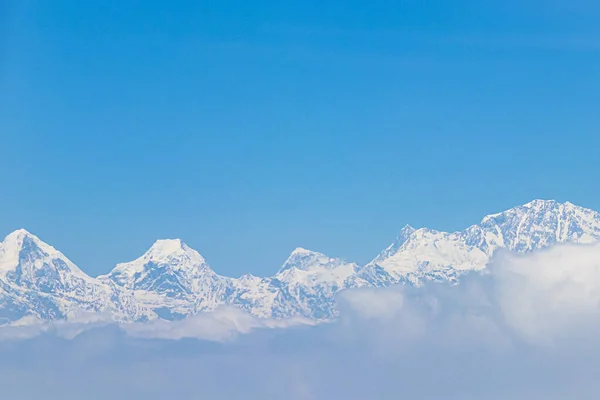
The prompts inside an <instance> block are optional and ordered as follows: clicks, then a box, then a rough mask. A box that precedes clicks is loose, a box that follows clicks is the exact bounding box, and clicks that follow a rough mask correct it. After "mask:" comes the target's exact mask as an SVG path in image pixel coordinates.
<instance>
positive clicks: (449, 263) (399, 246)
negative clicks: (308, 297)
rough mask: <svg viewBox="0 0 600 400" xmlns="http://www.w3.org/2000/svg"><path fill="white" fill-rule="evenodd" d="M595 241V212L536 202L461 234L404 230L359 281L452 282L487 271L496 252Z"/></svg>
mask: <svg viewBox="0 0 600 400" xmlns="http://www.w3.org/2000/svg"><path fill="white" fill-rule="evenodd" d="M598 239H600V214H599V213H598V212H596V211H593V210H588V209H585V208H581V207H578V206H575V205H573V204H571V203H569V202H566V203H558V202H556V201H553V200H534V201H532V202H530V203H527V204H525V205H523V206H519V207H515V208H512V209H510V210H507V211H504V212H501V213H498V214H492V215H488V216H486V217H484V218H483V219H482V220H481V222H480V223H479V224H478V225H473V226H471V227H469V228H467V229H465V230H464V231H462V232H454V233H446V232H438V231H434V230H431V229H426V228H423V229H417V230H412V229H407V228H405V229H404V230H403V232H402V233H401V235H400V236H399V238H398V239H397V240H396V241H395V242H394V243H392V245H390V246H389V247H388V248H387V249H386V250H384V251H383V252H382V253H381V254H379V255H378V256H377V257H376V258H375V259H374V260H373V261H372V262H371V263H369V264H368V265H366V266H365V267H364V268H363V269H362V270H361V271H360V272H359V276H361V277H363V278H364V279H367V280H369V281H370V282H371V283H373V284H375V285H377V286H381V285H387V284H389V283H393V282H401V281H408V282H412V283H414V284H419V283H420V282H421V281H422V280H423V279H431V280H449V281H456V280H457V279H458V277H459V276H460V274H461V273H464V272H465V271H470V270H481V269H483V268H485V266H486V264H487V263H488V261H489V259H490V257H491V256H492V255H493V253H494V252H495V251H496V250H497V249H499V248H506V249H508V250H511V251H516V252H529V251H532V250H535V249H540V248H544V247H547V246H550V245H552V244H554V243H562V242H567V241H572V242H578V243H588V242H592V241H595V240H598Z"/></svg>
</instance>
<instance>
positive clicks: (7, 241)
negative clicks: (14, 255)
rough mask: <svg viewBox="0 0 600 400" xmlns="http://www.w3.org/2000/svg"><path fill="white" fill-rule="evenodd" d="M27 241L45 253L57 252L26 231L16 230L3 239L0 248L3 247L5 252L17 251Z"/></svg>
mask: <svg viewBox="0 0 600 400" xmlns="http://www.w3.org/2000/svg"><path fill="white" fill-rule="evenodd" d="M27 241H29V243H33V244H35V246H37V247H39V248H40V249H42V250H43V251H45V252H47V253H56V252H57V250H56V249H55V248H54V247H52V246H50V245H49V244H47V243H45V242H44V241H42V240H41V239H40V238H38V237H37V236H35V235H34V234H33V233H31V232H29V231H27V230H26V229H17V230H16V231H14V232H11V233H9V234H8V235H7V236H6V237H5V238H4V241H3V242H0V246H1V247H3V248H4V249H5V251H7V250H10V249H13V250H14V251H18V250H20V249H21V248H22V247H23V246H24V245H25V243H26V242H27Z"/></svg>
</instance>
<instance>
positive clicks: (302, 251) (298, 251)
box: [290, 247, 323, 257]
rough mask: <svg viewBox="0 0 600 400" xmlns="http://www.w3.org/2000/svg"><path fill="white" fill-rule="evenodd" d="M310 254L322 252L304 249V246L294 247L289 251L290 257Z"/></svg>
mask: <svg viewBox="0 0 600 400" xmlns="http://www.w3.org/2000/svg"><path fill="white" fill-rule="evenodd" d="M312 255H323V254H322V253H318V252H316V251H312V250H308V249H305V248H304V247H296V248H295V249H294V250H293V251H292V252H291V253H290V257H294V256H312Z"/></svg>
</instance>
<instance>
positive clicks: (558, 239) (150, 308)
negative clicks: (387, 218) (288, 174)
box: [0, 200, 600, 325]
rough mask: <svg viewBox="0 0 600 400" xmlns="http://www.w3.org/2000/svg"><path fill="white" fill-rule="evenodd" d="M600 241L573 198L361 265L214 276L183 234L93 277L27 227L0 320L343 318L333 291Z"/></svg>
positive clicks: (410, 243) (4, 284) (7, 275)
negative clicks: (234, 312)
mask: <svg viewBox="0 0 600 400" xmlns="http://www.w3.org/2000/svg"><path fill="white" fill-rule="evenodd" d="M598 239H600V213H598V212H596V211H594V210H590V209H586V208H583V207H579V206H576V205H574V204H572V203H570V202H565V203H560V202H557V201H554V200H534V201H531V202H529V203H527V204H524V205H522V206H518V207H514V208H511V209H509V210H506V211H503V212H500V213H496V214H491V215H488V216H485V217H484V218H483V219H482V220H481V221H480V222H479V223H478V224H475V225H472V226H470V227H468V228H466V229H465V230H463V231H459V232H441V231H437V230H433V229H429V228H419V229H415V228H413V227H411V226H408V225H407V226H405V227H404V228H402V229H401V230H400V233H399V235H398V236H397V238H396V239H395V240H394V241H393V242H392V243H391V244H390V245H389V246H388V247H387V248H386V249H384V250H383V251H382V252H381V253H380V254H378V255H377V256H376V257H374V258H373V260H372V261H371V262H369V263H368V264H366V265H363V266H360V265H358V264H356V263H353V262H349V261H346V260H344V259H341V258H334V257H329V256H327V255H325V254H322V253H318V252H315V251H311V250H307V249H303V248H297V249H295V250H294V251H293V252H292V253H291V254H290V256H289V257H288V259H287V260H286V261H285V262H284V263H283V265H282V266H281V267H280V268H279V270H278V272H277V273H276V274H275V275H274V276H271V277H257V276H253V275H250V274H246V275H243V276H241V277H239V278H231V277H226V276H222V275H219V274H217V273H216V272H215V271H214V270H213V269H212V268H211V267H210V266H209V264H208V263H207V262H206V260H205V259H204V258H203V257H202V256H201V255H200V253H198V252H197V251H196V250H194V249H192V248H190V247H189V246H187V245H186V244H185V243H184V242H183V241H181V240H180V239H168V240H157V241H156V242H155V243H154V244H153V245H152V246H151V247H150V249H149V250H148V251H147V252H146V253H144V254H143V255H142V256H141V257H139V258H138V259H136V260H133V261H131V262H126V263H121V264H118V265H117V266H116V267H115V268H114V269H113V270H112V271H111V272H110V273H108V274H106V275H101V276H98V277H91V276H89V275H87V274H86V273H85V272H83V270H81V269H80V268H79V267H77V266H76V265H75V264H74V263H73V262H71V261H70V260H69V259H68V258H67V257H66V256H65V255H64V254H62V253H61V252H60V251H58V250H56V249H55V248H53V247H52V246H50V245H48V244H46V243H44V242H43V241H41V240H40V239H39V238H38V237H36V236H35V235H33V234H31V233H29V232H27V231H26V230H23V229H21V230H17V231H15V232H13V233H11V234H9V235H8V236H7V237H6V238H5V239H4V241H3V242H1V243H0V324H2V325H7V324H22V323H25V322H27V321H54V320H73V319H78V318H79V319H81V318H85V316H86V315H94V316H96V317H100V318H105V319H106V320H109V321H116V322H143V321H149V320H157V319H165V320H177V319H182V318H185V317H187V316H190V315H196V314H199V313H202V312H207V311H214V310H216V309H217V308H219V307H221V306H235V307H239V308H241V309H243V310H245V311H247V312H248V313H250V314H252V315H254V316H257V317H260V318H270V319H283V318H290V317H303V318H307V319H310V320H314V321H328V320H331V319H334V318H335V317H336V316H337V313H338V311H337V308H336V295H337V294H338V293H339V292H340V291H342V290H347V289H352V288H360V287H383V286H389V285H394V284H405V285H414V286H420V285H422V284H423V283H425V282H426V281H440V282H448V283H450V284H458V283H459V281H460V277H461V275H463V274H465V273H467V272H470V271H485V269H486V266H487V265H488V263H489V261H490V259H491V257H492V256H493V255H494V253H495V252H496V251H498V250H500V249H505V250H506V251H511V252H518V253H526V252H531V251H533V250H536V249H542V248H546V247H548V246H551V245H553V244H555V243H564V242H573V243H591V242H595V241H598Z"/></svg>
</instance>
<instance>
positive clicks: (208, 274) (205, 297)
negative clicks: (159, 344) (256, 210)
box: [98, 239, 233, 318]
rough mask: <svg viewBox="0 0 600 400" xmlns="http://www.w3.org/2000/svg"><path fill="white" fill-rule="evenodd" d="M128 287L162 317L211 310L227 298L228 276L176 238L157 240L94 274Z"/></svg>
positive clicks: (226, 300) (146, 305) (100, 278)
mask: <svg viewBox="0 0 600 400" xmlns="http://www.w3.org/2000/svg"><path fill="white" fill-rule="evenodd" d="M98 279H99V280H101V281H103V282H106V283H110V282H112V283H114V284H115V285H117V286H120V287H122V288H124V289H127V290H128V291H131V292H132V293H133V294H134V296H135V298H136V299H137V300H138V302H139V303H140V304H141V305H143V306H144V307H146V308H149V309H151V310H153V311H154V312H156V313H157V314H158V315H159V316H161V317H163V318H179V317H182V316H185V315H189V314H195V313H198V312H201V311H212V310H214V309H215V308H216V307H218V306H219V305H222V304H227V303H228V302H229V297H230V296H231V294H232V291H233V284H232V279H231V278H226V277H222V276H219V275H217V274H216V273H215V272H214V271H213V270H212V269H211V268H210V266H209V265H208V264H207V262H206V260H204V258H203V257H202V256H201V255H200V254H199V253H198V252H197V251H196V250H193V249H191V248H190V247H188V246H187V245H186V244H185V243H183V242H182V241H181V240H179V239H170V240H158V241H156V243H154V245H153V246H152V247H151V248H150V249H149V250H148V251H147V252H146V253H145V254H144V255H143V256H141V257H140V258H138V259H136V260H134V261H131V262H128V263H123V264H118V265H117V266H116V267H115V269H113V270H112V271H111V272H110V273H109V274H108V275H103V276H99V277H98Z"/></svg>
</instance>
